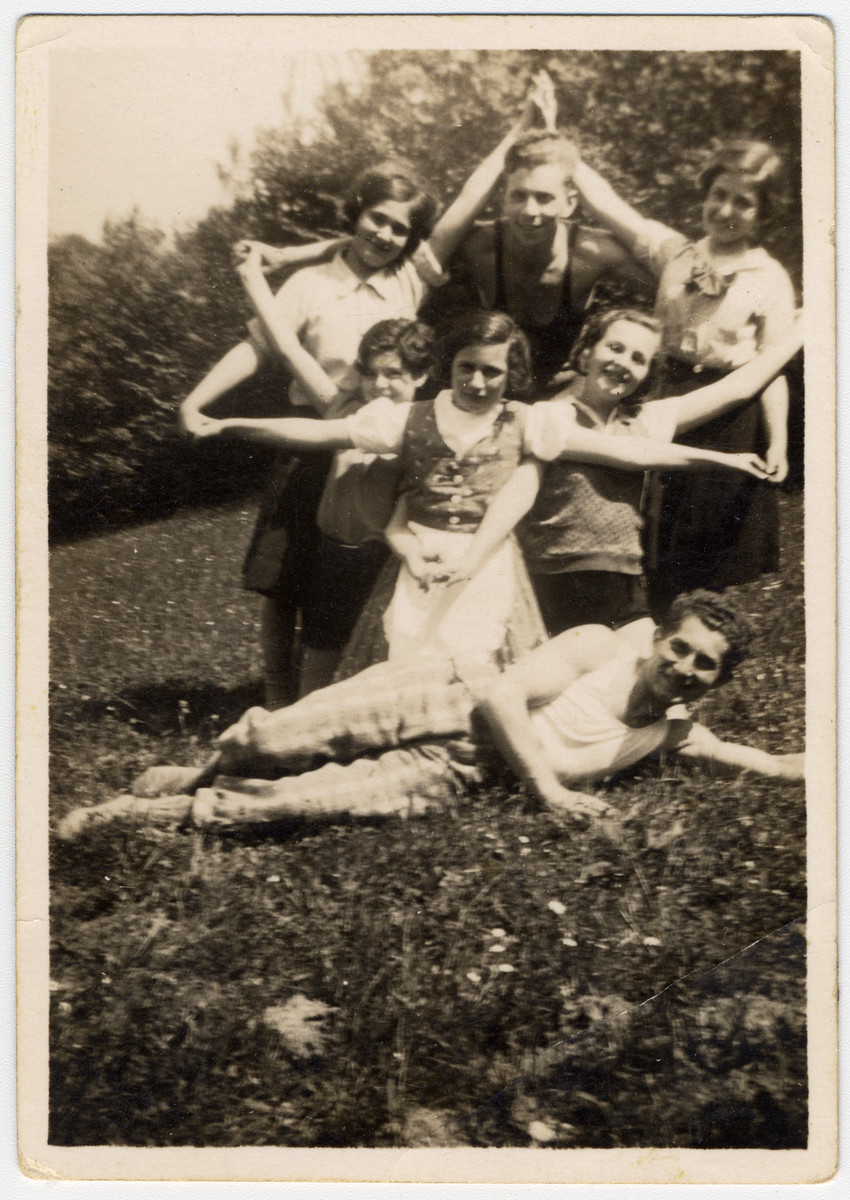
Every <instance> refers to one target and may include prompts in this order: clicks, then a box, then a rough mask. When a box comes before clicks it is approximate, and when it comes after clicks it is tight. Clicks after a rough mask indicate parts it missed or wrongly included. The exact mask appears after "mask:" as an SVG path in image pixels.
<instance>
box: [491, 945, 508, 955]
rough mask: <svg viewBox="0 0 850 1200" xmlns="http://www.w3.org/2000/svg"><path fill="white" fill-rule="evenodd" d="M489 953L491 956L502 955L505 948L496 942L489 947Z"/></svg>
mask: <svg viewBox="0 0 850 1200" xmlns="http://www.w3.org/2000/svg"><path fill="white" fill-rule="evenodd" d="M490 953H491V954H504V953H505V947H504V946H503V945H502V943H501V942H496V944H495V945H493V946H491V947H490Z"/></svg>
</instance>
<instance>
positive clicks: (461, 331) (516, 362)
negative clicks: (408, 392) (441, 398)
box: [432, 311, 531, 393]
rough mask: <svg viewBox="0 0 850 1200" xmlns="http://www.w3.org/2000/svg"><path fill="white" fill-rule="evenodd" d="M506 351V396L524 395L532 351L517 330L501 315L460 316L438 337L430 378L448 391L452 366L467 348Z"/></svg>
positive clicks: (498, 313) (529, 374) (529, 371)
mask: <svg viewBox="0 0 850 1200" xmlns="http://www.w3.org/2000/svg"><path fill="white" fill-rule="evenodd" d="M502 343H506V344H507V347H508V381H507V385H506V387H505V391H506V392H508V393H513V392H525V391H527V390H528V388H529V386H530V384H531V351H530V350H529V347H528V339H527V338H526V336H525V334H524V333H523V332H522V330H521V329H520V327H519V326H518V325H517V324H516V323H515V322H514V321H513V320H512V319H511V318H510V317H509V316H508V315H507V313H500V312H481V311H475V312H468V313H463V314H461V316H459V317H458V318H457V320H456V321H454V322H453V323H452V325H451V327H450V328H449V329H448V330H447V331H446V332H445V333H444V334H443V335H442V336H441V337H440V339H439V341H438V342H437V346H436V352H435V364H434V370H433V372H432V373H433V375H434V378H435V379H436V380H437V382H438V383H441V384H442V385H443V386H444V387H447V386H448V385H449V383H450V382H451V371H452V363H453V362H454V360H455V356H456V355H457V354H459V353H460V351H461V350H463V349H464V347H466V346H498V345H501V344H502Z"/></svg>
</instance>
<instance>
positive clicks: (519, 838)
mask: <svg viewBox="0 0 850 1200" xmlns="http://www.w3.org/2000/svg"><path fill="white" fill-rule="evenodd" d="M517 841H518V842H522V844H523V846H527V845H528V843H529V842H530V841H531V838H527V837H524V836H523V835H520V837H518V838H517Z"/></svg>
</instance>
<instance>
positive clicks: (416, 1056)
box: [50, 495, 806, 1147]
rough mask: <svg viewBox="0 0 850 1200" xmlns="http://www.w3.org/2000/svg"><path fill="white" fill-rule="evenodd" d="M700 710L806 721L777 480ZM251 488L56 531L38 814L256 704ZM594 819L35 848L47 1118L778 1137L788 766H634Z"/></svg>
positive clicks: (791, 930) (183, 759)
mask: <svg viewBox="0 0 850 1200" xmlns="http://www.w3.org/2000/svg"><path fill="white" fill-rule="evenodd" d="M781 502H782V521H783V549H784V556H785V561H784V568H783V573H782V574H781V575H777V576H771V577H767V578H765V579H763V580H762V581H760V582H759V583H757V584H753V585H750V586H749V587H747V588H744V589H742V595H743V597H744V599H745V603H746V606H747V608H748V609H749V611H750V612H751V613H752V614H753V615H754V616H755V618H756V621H757V624H758V628H759V630H760V637H759V643H758V646H757V647H756V652H755V654H754V656H753V658H752V660H751V661H750V662H749V663H747V664H746V665H745V667H744V668H742V670H741V672H740V675H739V678H738V679H737V680H736V681H735V682H734V683H733V684H731V685H729V687H728V688H727V689H726V690H725V692H722V693H721V694H719V695H718V696H716V697H714V698H711V699H710V700H709V701H707V702H706V703H705V704H704V706H703V715H704V716H705V718H706V719H707V720H708V722H709V723H710V724H711V725H712V727H713V728H715V729H716V730H717V732H719V733H720V734H721V735H725V736H734V737H736V738H739V739H741V740H749V741H752V742H753V743H755V744H758V745H761V746H763V747H764V748H766V749H769V750H775V751H779V750H783V749H788V750H791V749H799V748H801V747H802V744H803V718H804V695H803V688H804V680H803V663H804V651H805V647H804V620H803V615H804V614H803V600H802V568H801V557H802V528H801V523H802V499H801V497H800V496H793V495H786V496H783V497H782V501H781ZM252 515H253V514H252V513H251V512H249V511H248V510H247V509H245V508H242V507H236V508H232V509H229V510H217V511H194V512H191V513H188V514H181V515H179V516H177V517H176V518H174V519H172V520H170V521H167V522H163V523H160V524H153V525H147V526H142V527H138V528H136V529H133V530H130V531H124V532H120V533H116V534H111V535H109V536H106V537H102V538H98V539H92V540H89V541H86V542H80V543H78V544H76V545H68V546H61V547H58V548H57V549H56V550H55V551H54V553H53V556H52V576H51V578H52V613H53V637H52V701H53V726H52V741H51V761H52V796H51V806H52V809H51V811H52V815H53V818H54V819H57V818H59V817H61V815H62V814H63V813H64V812H66V811H67V810H68V809H70V808H72V807H75V806H76V805H78V804H81V803H97V802H100V801H102V800H105V799H108V798H109V797H110V796H111V795H113V794H114V793H116V792H117V791H120V790H122V789H123V788H125V787H126V786H127V784H128V782H129V780H130V779H131V778H132V776H133V775H134V774H135V773H136V772H137V771H139V770H140V769H142V768H143V767H145V766H147V765H149V764H151V763H155V762H168V761H172V762H176V763H184V764H189V763H200V762H202V761H204V758H205V756H206V754H207V753H208V750H209V745H210V742H211V739H212V738H213V736H214V735H215V734H216V732H217V731H218V730H220V729H221V728H223V727H225V726H226V725H227V723H228V722H229V721H230V720H231V719H232V718H233V717H234V716H236V715H237V714H238V713H239V712H240V711H241V710H242V709H243V708H244V707H245V706H246V705H247V704H248V703H253V702H256V701H257V700H258V698H259V664H258V657H257V650H256V638H257V630H256V622H257V605H256V603H255V598H254V597H249V596H247V595H246V594H245V593H243V592H241V590H240V585H239V570H238V568H239V563H240V559H241V556H242V553H243V549H244V545H245V542H246V541H247V537H248V534H249V531H250V525H251V520H252ZM606 798H607V799H609V800H610V802H611V803H612V804H613V805H614V806H615V807H616V808H617V810H618V811H619V813H620V814H621V816H622V817H623V819H624V824H623V826H622V830H621V832H620V833H619V834H618V835H616V836H609V835H606V834H605V833H603V832H602V831H599V830H588V831H577V830H575V829H574V828H572V827H569V826H566V825H565V824H563V823H562V822H561V821H560V820H557V819H555V818H553V817H551V816H548V815H544V814H529V813H527V812H526V811H524V809H523V808H522V806H521V804H520V803H519V802H518V798H517V797H515V796H512V795H511V794H510V793H509V792H508V791H507V790H505V789H503V790H501V791H498V792H495V793H494V794H492V795H489V796H481V797H478V798H476V799H475V800H473V801H470V802H469V803H468V804H466V805H463V806H462V807H459V808H458V809H457V810H456V811H453V812H447V813H445V814H442V815H431V816H428V817H424V818H419V819H416V820H413V821H410V822H405V821H403V820H400V819H394V820H391V821H387V822H384V823H382V824H372V825H370V824H356V823H346V824H335V825H330V826H324V827H320V826H313V827H309V828H303V827H302V828H297V829H292V830H283V831H281V830H278V831H277V832H276V833H275V835H274V836H268V835H265V836H260V835H257V834H244V835H242V836H235V835H231V836H226V837H225V836H207V835H202V834H197V833H189V834H170V833H163V832H153V831H149V830H145V829H137V830H129V831H128V830H124V831H123V832H120V833H118V832H115V831H111V832H100V833H98V834H96V835H93V836H92V838H91V839H90V840H89V841H86V842H84V843H82V844H79V845H72V846H67V845H62V844H56V845H54V846H53V848H52V863H51V866H52V893H51V934H52V971H51V979H52V982H51V989H52V994H51V1000H52V1072H51V1108H52V1117H51V1127H50V1140H51V1141H53V1142H54V1143H57V1144H64V1145H83V1144H92V1143H95V1144H98V1143H110V1144H125V1145H157V1146H170V1145H216V1146H232V1145H283V1146H288V1145H291V1146H309V1145H315V1146H333V1145H362V1146H392V1145H414V1144H425V1145H473V1146H494V1145H501V1146H529V1145H531V1146H552V1147H573V1146H598V1147H623V1146H682V1147H713V1146H764V1147H799V1146H802V1145H805V1141H806V1059H805V937H804V928H803V926H802V924H801V922H802V920H803V917H804V914H805V844H804V838H805V806H804V796H803V790H802V788H801V787H799V786H793V785H787V784H782V785H776V784H774V783H771V782H769V781H754V780H746V779H739V780H732V781H729V780H718V779H713V778H711V777H709V776H708V775H707V774H706V773H705V771H704V770H702V769H693V768H686V767H683V766H680V765H676V766H675V767H672V768H671V767H670V766H669V765H668V766H666V767H664V768H661V767H659V766H658V765H657V764H648V765H644V766H642V767H641V768H639V769H638V770H636V771H635V772H634V773H633V774H632V775H631V776H630V777H628V778H627V779H623V780H620V781H618V782H616V783H614V784H611V785H610V786H609V787H608V788H607V789H606Z"/></svg>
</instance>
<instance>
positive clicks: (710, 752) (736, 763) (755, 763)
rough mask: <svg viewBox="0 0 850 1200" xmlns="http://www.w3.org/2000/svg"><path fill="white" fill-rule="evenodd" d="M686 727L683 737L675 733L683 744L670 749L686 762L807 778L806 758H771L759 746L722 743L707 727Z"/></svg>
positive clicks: (688, 725)
mask: <svg viewBox="0 0 850 1200" xmlns="http://www.w3.org/2000/svg"><path fill="white" fill-rule="evenodd" d="M676 724H678V722H676ZM683 724H685V725H686V729H685V730H684V731H683V732H682V733H681V734H679V733H678V732H675V733H674V735H673V737H674V741H675V739H676V738H677V737H680V738H681V740H680V741H678V742H677V743H676V744H674V745H672V746H670V747H669V749H672V750H675V751H676V752H677V753H678V754H681V755H682V756H683V757H685V758H696V759H703V760H705V761H707V762H714V763H719V764H720V765H721V766H724V767H728V768H730V769H732V770H735V771H752V772H753V773H754V774H756V775H769V776H771V777H772V778H774V779H793V780H801V779H804V778H805V761H804V760H805V756H804V755H803V754H768V753H767V751H766V750H758V749H756V747H755V746H744V745H742V744H741V743H739V742H724V741H721V739H720V738H719V737H717V736H716V735H715V734H713V733H712V732H711V730H710V729H707V728H706V727H705V725H698V724H690V723H689V722H685V723H683Z"/></svg>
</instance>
